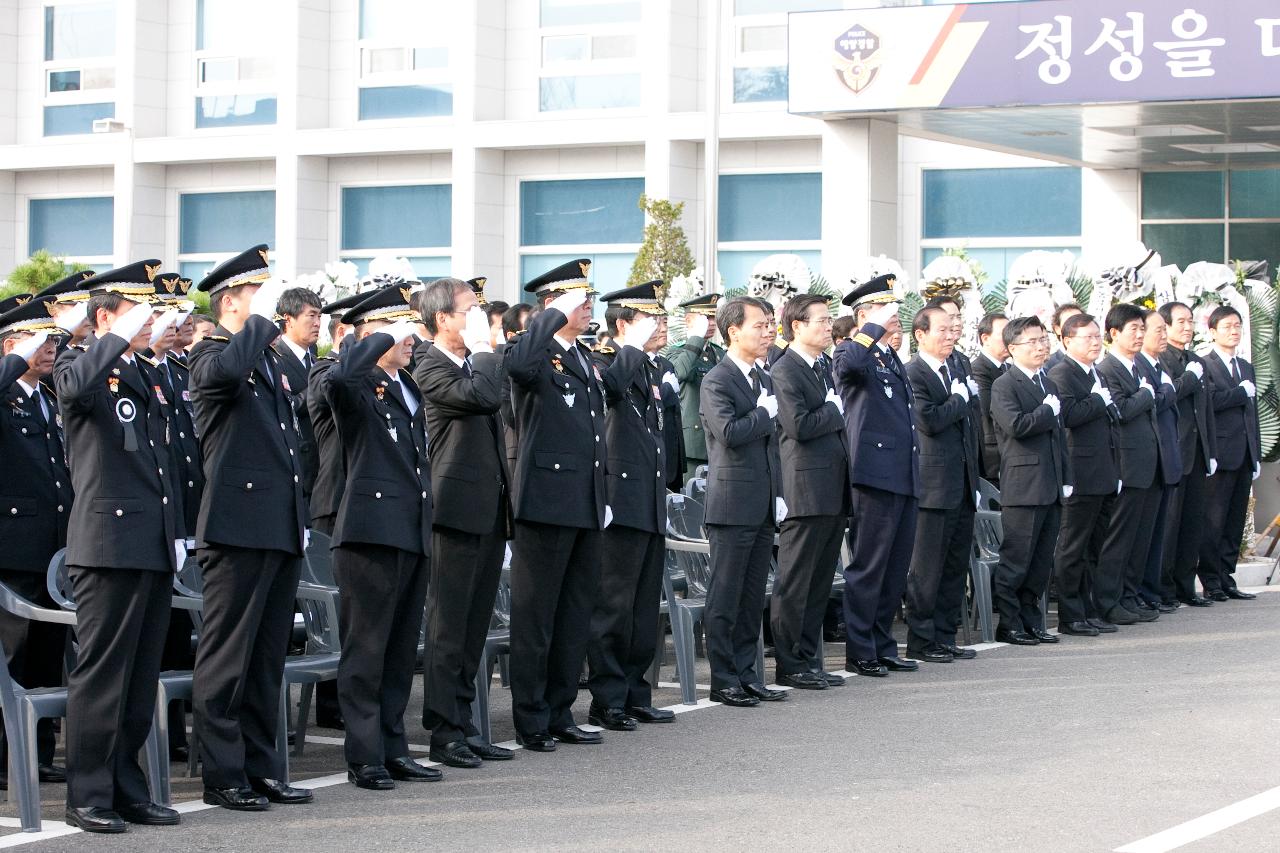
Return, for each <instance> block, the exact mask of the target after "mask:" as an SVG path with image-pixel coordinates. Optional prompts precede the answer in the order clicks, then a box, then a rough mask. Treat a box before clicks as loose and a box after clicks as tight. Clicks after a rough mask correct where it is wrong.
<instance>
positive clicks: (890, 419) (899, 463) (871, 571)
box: [832, 274, 920, 678]
mask: <svg viewBox="0 0 1280 853" xmlns="http://www.w3.org/2000/svg"><path fill="white" fill-rule="evenodd" d="M895 280H896V279H895V277H894V276H892V275H887V274H886V275H881V276H877V277H876V278H873V279H872V280H871V281H869V282H867V283H865V284H863V285H861V286H860V287H857V288H855V289H854V290H853V291H851V292H850V293H849V294H847V295H846V296H845V297H844V299H843V302H844V304H845V305H849V306H851V307H852V308H853V316H854V324H855V325H856V326H857V327H858V332H857V334H855V335H854V336H853V338H851V339H850V340H848V341H845V342H844V343H842V344H840V346H838V347H836V352H835V359H834V362H833V365H832V375H833V376H834V378H835V381H836V390H837V391H838V392H839V393H840V396H841V399H842V400H843V401H844V422H845V436H846V439H845V440H846V441H847V442H848V446H849V480H850V482H851V483H852V484H853V485H852V489H853V491H852V496H851V511H852V518H853V523H852V525H851V527H850V530H849V538H850V540H851V542H850V544H851V548H852V559H851V561H850V563H849V565H848V566H846V567H845V571H844V577H845V585H844V623H845V667H846V668H847V669H848V670H849V671H850V672H854V673H856V674H858V675H866V676H872V677H877V678H879V677H883V676H885V675H888V673H889V670H893V671H895V672H912V671H914V670H917V669H919V668H920V665H919V664H918V663H916V662H915V661H910V660H903V659H902V658H900V657H898V643H897V641H896V640H895V639H894V637H893V617H894V615H895V614H896V613H897V611H898V606H899V605H900V604H901V602H902V594H903V592H904V591H905V589H906V585H907V568H908V566H909V565H910V563H911V551H912V548H913V545H914V542H915V533H916V513H917V508H918V503H919V496H920V461H919V458H920V454H919V447H918V445H917V443H916V427H915V424H914V423H912V416H911V385H910V383H909V382H908V381H907V371H906V368H905V367H904V366H903V364H902V361H901V360H900V359H899V358H898V354H897V352H896V351H895V350H894V349H893V347H892V346H890V344H889V341H891V340H893V338H894V336H895V335H898V334H899V333H900V332H901V330H902V324H901V321H900V320H899V319H898V302H897V299H896V298H895V297H894V293H893V285H894V281H895Z"/></svg>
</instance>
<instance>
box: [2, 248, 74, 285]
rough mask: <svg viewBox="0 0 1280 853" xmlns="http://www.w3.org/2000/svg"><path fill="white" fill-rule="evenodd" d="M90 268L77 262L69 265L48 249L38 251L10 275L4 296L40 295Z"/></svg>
mask: <svg viewBox="0 0 1280 853" xmlns="http://www.w3.org/2000/svg"><path fill="white" fill-rule="evenodd" d="M88 268H89V267H88V266H86V265H85V264H81V263H77V262H75V261H72V262H69V263H68V262H67V260H66V259H65V258H60V257H58V256H56V255H54V254H53V253H52V252H49V251H48V250H47V249H38V250H37V251H36V252H35V254H33V255H32V256H31V257H30V258H29V259H28V260H27V261H26V262H25V263H21V264H18V265H17V266H16V267H14V269H13V272H11V273H9V280H8V282H6V284H5V286H4V292H3V295H4V296H8V295H10V294H11V293H39V292H40V291H42V290H44V289H45V288H46V287H48V286H49V285H51V284H53V283H54V282H55V281H58V280H59V279H62V278H66V277H67V276H69V275H71V274H72V273H73V272H78V271H80V270H87V269H88Z"/></svg>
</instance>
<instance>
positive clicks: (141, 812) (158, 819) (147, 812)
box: [116, 803, 182, 826]
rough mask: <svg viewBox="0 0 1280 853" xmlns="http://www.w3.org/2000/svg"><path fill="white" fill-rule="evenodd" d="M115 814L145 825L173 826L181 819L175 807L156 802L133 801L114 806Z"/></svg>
mask: <svg viewBox="0 0 1280 853" xmlns="http://www.w3.org/2000/svg"><path fill="white" fill-rule="evenodd" d="M116 814H118V815H120V817H122V818H124V819H125V820H126V821H128V822H129V823H140V824H144V825H146V826H175V825H177V824H178V823H179V822H180V821H181V820H182V815H180V814H178V812H177V810H176V809H170V808H165V807H164V806H161V805H157V804H156V803H134V804H132V805H128V806H116Z"/></svg>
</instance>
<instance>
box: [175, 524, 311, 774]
mask: <svg viewBox="0 0 1280 853" xmlns="http://www.w3.org/2000/svg"><path fill="white" fill-rule="evenodd" d="M200 567H201V569H202V570H203V573H204V630H203V631H202V632H201V634H200V643H199V645H198V646H197V648H196V668H195V686H194V690H193V694H194V695H193V697H192V702H191V706H192V710H193V712H194V713H193V720H194V729H195V732H196V734H197V736H198V737H199V739H200V754H201V756H202V758H203V760H204V772H203V776H204V783H205V785H206V786H207V787H210V788H234V787H245V786H247V785H248V784H249V781H248V777H254V778H263V779H283V778H284V777H285V770H286V766H287V765H286V756H284V755H280V754H279V753H278V752H277V751H276V730H277V728H278V725H279V719H280V682H281V679H282V678H283V677H284V658H285V654H286V653H287V652H288V650H289V636H290V634H291V633H292V632H293V605H294V600H295V598H296V597H297V594H298V576H299V574H300V572H301V570H302V558H300V557H296V556H294V555H293V554H288V553H286V552H284V551H274V550H263V549H255V548H236V547H234V546H229V545H211V546H210V547H208V548H205V549H203V550H201V551H200Z"/></svg>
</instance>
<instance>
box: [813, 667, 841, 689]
mask: <svg viewBox="0 0 1280 853" xmlns="http://www.w3.org/2000/svg"><path fill="white" fill-rule="evenodd" d="M813 674H814V675H816V676H818V677H819V678H821V679H822V680H823V681H825V682H827V686H828V687H844V676H843V675H836V674H835V673H834V672H827V671H826V670H825V669H819V670H816V671H815V672H814V673H813Z"/></svg>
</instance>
